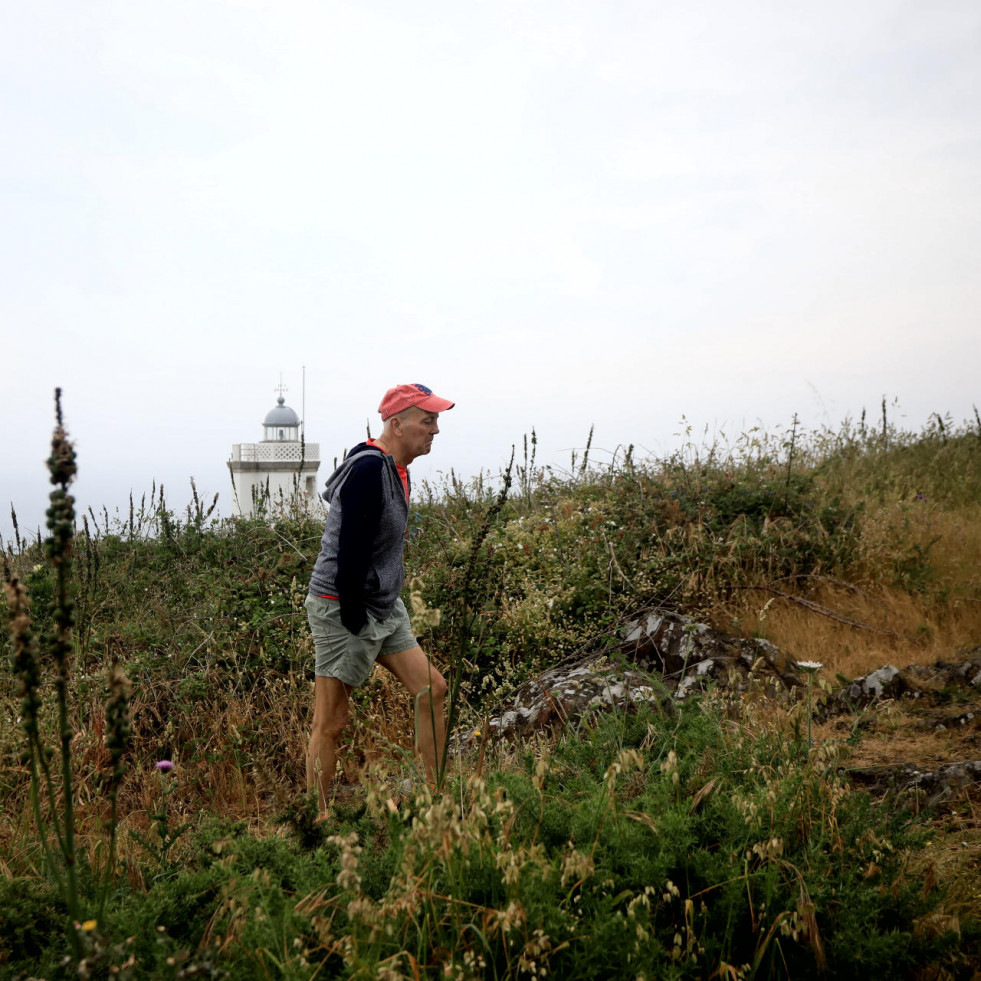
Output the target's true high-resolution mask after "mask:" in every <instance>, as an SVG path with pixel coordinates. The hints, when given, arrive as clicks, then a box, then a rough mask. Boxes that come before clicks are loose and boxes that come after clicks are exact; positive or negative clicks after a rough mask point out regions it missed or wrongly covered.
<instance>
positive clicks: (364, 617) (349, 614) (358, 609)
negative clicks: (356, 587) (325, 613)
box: [341, 600, 368, 634]
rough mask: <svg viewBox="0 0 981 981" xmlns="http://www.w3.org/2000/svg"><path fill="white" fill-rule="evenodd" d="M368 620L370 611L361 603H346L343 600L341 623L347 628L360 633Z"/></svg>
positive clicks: (354, 632)
mask: <svg viewBox="0 0 981 981" xmlns="http://www.w3.org/2000/svg"><path fill="white" fill-rule="evenodd" d="M367 622H368V612H367V610H365V608H364V606H363V605H362V604H361V603H345V602H343V600H342V601H341V623H343V624H344V629H345V630H350V631H351V633H352V634H359V633H361V631H362V630H364V628H365V625H366V624H367Z"/></svg>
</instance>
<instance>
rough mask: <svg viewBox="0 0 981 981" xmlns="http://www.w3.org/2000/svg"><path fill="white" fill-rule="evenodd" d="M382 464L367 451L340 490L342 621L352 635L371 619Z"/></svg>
mask: <svg viewBox="0 0 981 981" xmlns="http://www.w3.org/2000/svg"><path fill="white" fill-rule="evenodd" d="M383 466H384V460H382V458H381V457H380V456H378V455H377V454H375V453H369V454H366V455H365V457H364V459H363V460H359V461H358V462H357V463H356V464H354V466H353V467H352V468H351V472H350V473H349V474H348V476H347V478H346V479H345V481H344V483H343V485H342V486H341V488H340V490H339V491H338V496H339V497H340V501H341V529H340V533H339V535H338V542H337V596H338V598H339V599H340V601H341V623H343V624H344V626H345V627H346V628H347V629H348V630H350V631H351V633H352V634H356V633H359V632H360V631H361V629H362V628H363V627H364V625H365V624H366V623H367V622H368V612H367V610H366V609H365V601H364V594H365V583H366V582H367V579H368V571H369V569H370V568H371V553H372V550H373V546H374V542H375V538H376V537H377V534H378V525H379V523H380V521H381V511H382V500H383V498H382V476H383V475H382V467H383Z"/></svg>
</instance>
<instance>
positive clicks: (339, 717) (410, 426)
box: [306, 385, 454, 818]
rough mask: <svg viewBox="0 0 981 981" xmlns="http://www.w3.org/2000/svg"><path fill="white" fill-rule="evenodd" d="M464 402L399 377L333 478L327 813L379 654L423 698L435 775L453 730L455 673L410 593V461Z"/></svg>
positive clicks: (315, 736)
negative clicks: (437, 660) (356, 695)
mask: <svg viewBox="0 0 981 981" xmlns="http://www.w3.org/2000/svg"><path fill="white" fill-rule="evenodd" d="M453 405H454V403H453V402H450V401H448V400H447V399H443V398H440V397H439V396H438V395H434V394H433V393H432V391H431V390H430V389H428V388H426V386H425V385H396V386H395V388H390V389H389V390H388V391H387V392H386V393H385V397H384V398H383V399H382V402H381V405H380V406H379V410H378V411H379V412H380V413H381V417H382V421H383V422H384V428H383V429H382V433H381V435H380V436H379V437H378V438H377V439H369V440H368V441H367V442H364V443H359V444H358V445H357V446H355V447H354V448H353V449H352V450H351V451H350V453H348V455H347V457H346V458H345V460H344V462H343V463H342V464H341V465H340V466H339V467H338V468H337V469H336V470H335V471H334V473H333V474H332V475H331V477H330V479H329V480H328V481H327V489H326V490H325V491H324V499H325V500H326V501H327V503H328V505H329V511H328V514H327V524H326V527H325V528H324V535H323V539H322V540H321V546H320V554H319V556H318V557H317V563H316V565H315V567H314V570H313V575H312V576H311V578H310V589H309V594H308V596H307V599H306V608H307V619H308V620H309V623H310V631H311V633H312V634H313V640H314V647H315V649H316V665H315V674H316V681H315V686H316V687H315V694H314V709H313V727H312V732H311V735H310V746H309V749H308V750H307V786H308V787H309V788H310V789H311V790H315V791H316V793H317V802H318V806H319V811H320V816H321V818H324V817H326V816H327V799H328V791H329V787H330V784H331V781H332V780H333V778H334V771H335V769H336V766H337V745H338V740H339V738H340V735H341V733H342V732H343V730H344V727H345V725H346V724H347V721H348V714H349V708H348V696H349V695H350V693H351V690H352V689H353V688H356V687H357V686H358V685H361V684H363V683H364V682H365V681H366V680H367V679H368V675H369V674H370V673H371V668H372V665H373V664H374V663H375V662H376V660H377V662H378V664H380V665H381V666H382V667H384V668H387V669H388V670H389V671H391V672H392V674H393V675H395V677H396V678H398V680H399V681H400V682H401V683H402V684H403V685H404V686H405V687H406V688H407V689H408V691H409V694H410V695H412V696H413V698H414V699H415V703H416V745H417V747H418V749H419V753H420V755H421V756H422V760H423V763H424V765H425V768H426V775H427V777H428V779H429V781H430V783H433V782H435V780H436V774H437V761H438V760H439V759H440V758H441V757H442V753H443V745H444V743H445V740H446V721H445V717H444V705H445V700H446V681H445V679H444V678H443V676H442V675H441V674H440V673H439V671H437V670H436V669H435V668H434V667H433V666H432V664H431V663H430V661H429V658H428V657H427V656H426V654H425V653H424V652H423V650H422V648H421V647H419V646H418V644H417V643H416V639H415V637H414V636H413V634H412V630H411V628H410V625H409V614H408V611H407V610H406V608H405V604H404V603H403V602H402V600H401V598H400V593H401V590H402V582H403V579H404V577H405V571H404V567H403V563H402V548H403V544H404V541H405V531H406V526H407V523H408V517H409V487H410V483H409V471H408V466H409V464H410V463H412V461H413V460H414V459H415V458H416V457H418V456H422V455H423V454H426V453H428V452H429V451H430V449H431V448H432V443H433V438H434V437H435V436H436V434H437V433H438V432H439V425H438V419H439V414H440V412H445V411H446V410H448V409H452V408H453Z"/></svg>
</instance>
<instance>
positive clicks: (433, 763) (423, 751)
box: [377, 647, 446, 783]
mask: <svg viewBox="0 0 981 981" xmlns="http://www.w3.org/2000/svg"><path fill="white" fill-rule="evenodd" d="M377 663H378V664H380V665H381V666H382V667H383V668H387V669H388V670H389V671H391V672H392V674H394V675H395V677H396V678H398V680H399V681H401V682H402V684H403V685H405V687H406V688H407V689H408V690H409V694H410V695H411V696H412V697H413V699H414V700H415V709H416V749H418V751H419V755H420V756H421V757H422V762H423V764H424V765H425V767H426V778H427V779H428V780H429V782H430V783H435V782H436V774H437V772H438V767H439V763H440V762H441V761H442V759H443V747H444V746H445V745H446V679H445V678H444V677H443V676H442V675H441V674H440V673H439V672H438V671H437V670H436V669H435V668H434V667H433V666H432V664H431V663H430V661H429V658H428V657H426V655H425V653H424V652H423V650H422V648H421V647H411V648H409V650H407V651H401V652H399V653H398V654H386V655H385V656H384V657H380V658H378V662H377Z"/></svg>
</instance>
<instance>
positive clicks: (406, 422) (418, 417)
mask: <svg viewBox="0 0 981 981" xmlns="http://www.w3.org/2000/svg"><path fill="white" fill-rule="evenodd" d="M401 423H402V445H403V446H404V447H405V449H406V451H407V453H408V455H410V456H411V457H412V458H413V459H415V458H416V457H417V456H423V455H424V454H426V453H428V452H429V451H430V450H431V449H432V446H433V437H434V436H435V435H436V434H437V433H438V432H439V413H438V412H424V411H423V410H422V409H420V408H417V407H416V406H413V407H412V408H411V409H409V410H408V411H407V412H406V413H405V415H404V416H402V418H401Z"/></svg>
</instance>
